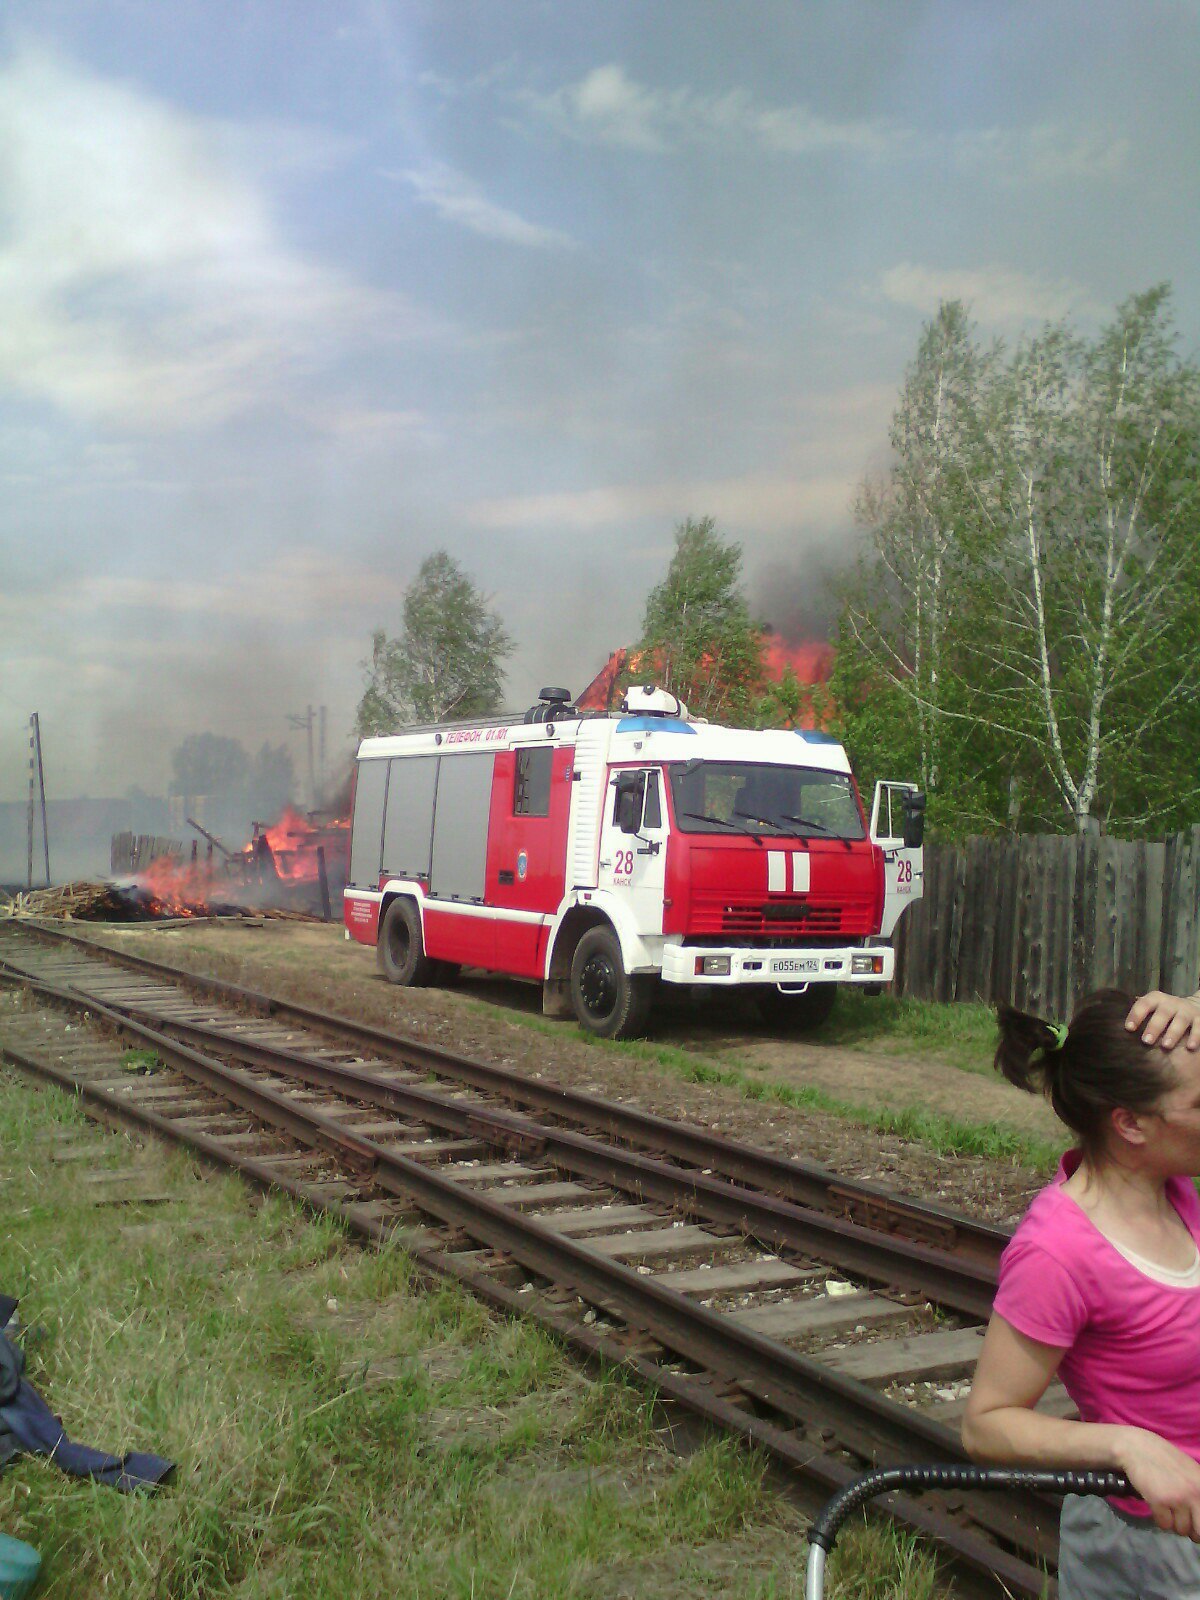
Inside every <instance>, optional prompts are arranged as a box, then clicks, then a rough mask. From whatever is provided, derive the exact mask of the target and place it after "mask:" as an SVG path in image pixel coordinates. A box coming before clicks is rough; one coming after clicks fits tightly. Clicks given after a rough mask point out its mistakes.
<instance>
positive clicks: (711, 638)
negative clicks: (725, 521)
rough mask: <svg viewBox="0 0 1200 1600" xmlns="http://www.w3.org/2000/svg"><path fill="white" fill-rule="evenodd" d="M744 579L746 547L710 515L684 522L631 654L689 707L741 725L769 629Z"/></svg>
mask: <svg viewBox="0 0 1200 1600" xmlns="http://www.w3.org/2000/svg"><path fill="white" fill-rule="evenodd" d="M741 574H742V549H741V546H740V545H738V544H734V543H729V542H727V541H726V540H724V539H722V538H721V536H720V534H719V533H718V532H717V525H716V523H715V521H714V520H713V518H712V517H699V518H694V517H688V518H687V519H686V520H685V521H684V522H681V523H680V524H679V526H678V527H677V528H676V530H675V551H674V554H673V555H672V557H671V564H670V566H669V568H668V569H667V575H666V577H665V578H664V579H663V581H662V582H661V583H660V584H658V585H656V587H655V588H653V589H652V590H651V591H650V593H649V595H648V596H647V598H646V611H645V615H644V617H643V619H642V633H641V638H640V639H639V641H638V644H637V646H636V649H635V651H634V652H633V658H634V660H635V661H637V662H638V663H639V665H638V668H637V669H636V670H637V671H638V672H644V673H645V674H646V675H647V676H650V677H653V679H654V680H655V682H657V683H659V684H661V685H662V687H663V688H664V689H669V690H670V691H671V693H672V694H676V695H678V696H679V698H680V699H681V700H682V701H683V702H684V703H685V704H686V705H687V706H688V708H689V709H690V710H692V711H694V712H696V713H697V714H698V715H700V716H705V717H712V718H717V719H720V720H723V721H735V722H736V721H738V720H744V719H745V718H747V717H748V716H749V715H750V714H751V709H752V707H753V705H754V702H755V700H756V698H757V696H758V694H759V692H760V691H761V688H762V677H763V666H762V646H763V629H762V627H761V626H760V625H759V624H758V623H757V622H755V621H754V620H753V618H752V617H751V615H750V610H749V607H748V605H747V603H746V597H745V594H744V593H743V591H742V581H741ZM634 681H640V680H637V679H635V680H634Z"/></svg>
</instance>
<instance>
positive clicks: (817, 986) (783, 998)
mask: <svg viewBox="0 0 1200 1600" xmlns="http://www.w3.org/2000/svg"><path fill="white" fill-rule="evenodd" d="M754 998H755V1003H756V1004H757V1006H758V1010H759V1015H760V1016H761V1017H762V1019H763V1021H764V1022H765V1023H766V1024H767V1026H768V1027H769V1028H777V1029H778V1030H779V1031H780V1032H781V1033H812V1032H813V1030H814V1029H815V1028H819V1027H820V1026H821V1024H822V1023H823V1022H827V1021H828V1020H829V1014H830V1012H831V1011H832V1010H833V1008H834V1005H835V1003H836V1001H837V984H836V983H814V984H812V985H811V986H810V987H809V988H807V989H806V990H805V991H804V993H803V994H784V992H783V991H782V989H763V990H762V992H761V993H759V994H757V995H755V997H754Z"/></svg>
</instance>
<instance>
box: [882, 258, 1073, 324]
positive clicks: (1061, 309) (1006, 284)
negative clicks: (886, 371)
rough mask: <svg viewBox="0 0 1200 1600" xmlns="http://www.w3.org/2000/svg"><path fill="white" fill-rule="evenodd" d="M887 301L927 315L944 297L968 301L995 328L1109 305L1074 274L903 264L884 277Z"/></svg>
mask: <svg viewBox="0 0 1200 1600" xmlns="http://www.w3.org/2000/svg"><path fill="white" fill-rule="evenodd" d="M879 288H880V290H881V291H882V294H883V297H884V299H885V300H890V301H891V303H892V304H893V305H897V306H905V307H907V308H909V309H911V310H913V311H920V312H922V313H923V314H925V315H929V314H932V313H933V312H934V311H936V310H937V307H938V304H939V303H940V302H941V301H943V300H962V301H963V302H964V303H965V304H966V306H967V308H968V310H969V311H970V313H971V315H972V316H973V317H975V318H976V319H977V320H978V321H979V322H982V323H985V324H987V325H989V326H1007V325H1012V324H1015V323H1022V322H1029V321H1037V322H1053V321H1057V320H1058V319H1059V318H1060V317H1066V316H1071V315H1074V314H1083V315H1089V316H1090V315H1100V314H1103V312H1104V309H1105V308H1104V306H1103V304H1102V303H1101V302H1100V301H1099V300H1098V299H1097V298H1096V297H1095V296H1094V295H1093V294H1092V293H1091V291H1090V290H1088V289H1087V288H1085V287H1084V286H1083V284H1080V283H1076V282H1074V281H1073V280H1072V279H1070V278H1057V279H1047V278H1043V277H1039V276H1037V275H1035V274H1031V273H1026V272H1018V271H1016V270H1014V269H1013V268H1011V267H1001V266H989V267H980V268H977V269H973V270H972V269H969V268H946V269H940V268H934V267H922V266H917V265H914V264H913V263H912V262H907V261H906V262H902V263H901V264H900V265H898V266H895V267H891V268H889V270H888V271H887V272H885V273H884V274H883V276H882V278H881V279H880V281H879Z"/></svg>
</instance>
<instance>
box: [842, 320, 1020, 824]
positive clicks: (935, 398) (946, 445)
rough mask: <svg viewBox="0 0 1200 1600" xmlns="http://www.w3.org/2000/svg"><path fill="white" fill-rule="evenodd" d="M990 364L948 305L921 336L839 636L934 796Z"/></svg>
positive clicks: (867, 517) (865, 496)
mask: <svg viewBox="0 0 1200 1600" xmlns="http://www.w3.org/2000/svg"><path fill="white" fill-rule="evenodd" d="M994 362H995V352H994V351H991V350H989V351H981V350H979V349H978V348H977V346H976V344H975V341H974V339H973V336H972V330H971V325H970V322H969V319H968V317H967V313H966V311H965V309H964V307H963V306H962V305H961V303H959V302H957V301H953V302H948V303H945V304H943V305H942V306H941V307H940V308H939V310H938V313H937V315H936V317H934V318H933V320H932V321H931V322H930V323H928V324H927V325H926V327H925V329H924V330H923V332H922V335H921V340H920V344H919V346H918V349H917V355H916V359H915V360H914V362H913V363H912V365H911V366H910V367H909V369H908V372H907V374H906V376H905V382H904V388H903V391H902V393H901V396H900V402H899V404H898V406H897V408H896V412H895V414H894V416H893V419H892V426H891V434H890V438H891V446H892V464H891V467H890V468H889V470H888V472H887V474H886V475H885V476H884V477H883V478H881V479H880V478H876V479H874V480H872V479H868V480H866V481H865V482H864V483H863V485H862V487H861V488H860V490H859V492H858V495H857V498H856V501H855V515H856V520H857V521H858V524H859V526H860V527H861V528H862V530H863V532H864V533H865V535H866V539H867V546H868V551H867V559H866V561H865V562H864V563H863V564H862V565H861V566H860V569H859V573H858V575H857V580H856V581H854V582H852V584H851V586H850V587H849V589H848V591H847V595H846V607H845V611H844V614H843V633H844V634H848V635H849V639H848V641H844V642H848V643H849V644H850V646H851V650H852V654H854V655H856V656H857V657H858V660H859V664H860V666H866V667H868V668H869V674H870V677H871V679H872V680H873V683H874V684H875V685H876V686H878V684H879V683H880V681H882V682H884V683H886V684H887V685H888V687H889V688H890V690H891V691H892V694H891V695H890V696H889V697H888V698H889V701H890V703H892V704H893V706H894V707H895V708H896V711H897V712H898V714H899V715H900V716H901V717H902V718H903V719H905V720H906V721H907V722H909V723H910V724H911V732H912V734H913V746H914V750H915V756H916V761H917V772H916V774H915V775H916V776H919V778H920V782H921V784H922V786H923V787H924V788H925V789H926V790H929V791H931V792H933V793H936V792H937V791H938V789H939V788H940V787H941V786H942V783H943V778H944V771H943V767H944V759H945V743H946V738H947V733H948V731H950V730H948V729H947V720H948V717H949V716H950V715H951V714H952V710H953V707H954V706H955V704H956V702H957V700H958V699H959V698H960V697H959V694H958V692H957V686H956V682H955V674H954V672H953V670H952V668H951V666H950V663H949V660H948V655H949V654H950V653H952V652H953V650H954V648H955V646H956V637H955V631H954V630H955V624H956V621H957V622H958V623H961V621H962V612H963V600H964V590H965V588H966V587H967V575H965V574H964V572H963V563H962V556H963V551H964V548H965V544H966V541H965V539H964V534H965V529H966V526H967V524H968V523H969V522H970V521H971V519H972V518H974V517H975V516H976V514H977V511H976V507H975V504H974V500H973V497H972V495H971V493H970V484H971V481H972V478H973V476H974V475H975V474H976V473H977V472H978V470H979V463H980V460H981V459H982V455H983V450H984V435H983V430H982V425H981V416H980V411H981V402H982V397H983V395H984V394H985V392H986V387H987V384H988V382H989V381H990V376H991V372H992V369H993V366H994Z"/></svg>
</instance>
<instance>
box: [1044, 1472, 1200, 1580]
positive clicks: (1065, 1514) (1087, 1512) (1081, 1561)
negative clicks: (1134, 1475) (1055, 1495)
mask: <svg viewBox="0 0 1200 1600" xmlns="http://www.w3.org/2000/svg"><path fill="white" fill-rule="evenodd" d="M1058 1596H1059V1600H1200V1545H1197V1544H1193V1543H1192V1541H1191V1540H1190V1539H1181V1538H1180V1537H1179V1535H1178V1534H1177V1533H1163V1531H1162V1530H1161V1528H1156V1527H1155V1526H1154V1524H1153V1523H1152V1522H1135V1521H1134V1520H1133V1519H1132V1518H1131V1517H1123V1516H1121V1514H1120V1513H1119V1512H1117V1511H1114V1510H1113V1508H1112V1507H1111V1506H1110V1505H1109V1503H1108V1501H1107V1500H1101V1499H1100V1497H1099V1496H1098V1495H1076V1494H1069V1495H1068V1496H1067V1497H1066V1499H1065V1500H1064V1501H1063V1508H1062V1521H1061V1523H1060V1524H1059V1548H1058Z"/></svg>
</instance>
